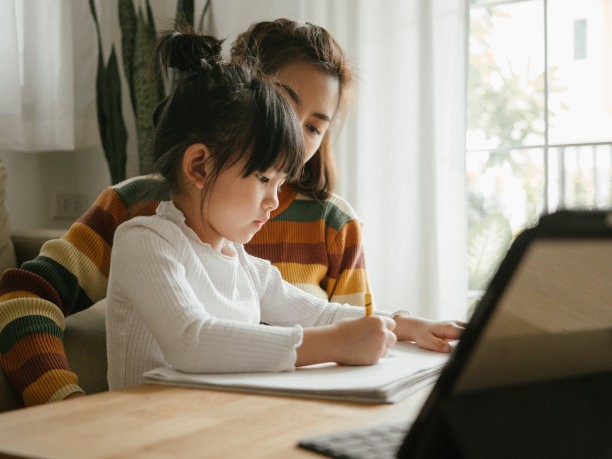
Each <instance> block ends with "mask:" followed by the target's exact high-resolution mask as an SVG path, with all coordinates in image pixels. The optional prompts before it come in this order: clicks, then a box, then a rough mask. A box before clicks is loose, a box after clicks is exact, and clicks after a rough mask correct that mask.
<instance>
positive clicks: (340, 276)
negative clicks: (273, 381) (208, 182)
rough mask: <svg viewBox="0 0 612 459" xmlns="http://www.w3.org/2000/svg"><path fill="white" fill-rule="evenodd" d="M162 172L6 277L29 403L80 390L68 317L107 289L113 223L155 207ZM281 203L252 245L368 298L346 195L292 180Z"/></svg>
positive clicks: (298, 274)
mask: <svg viewBox="0 0 612 459" xmlns="http://www.w3.org/2000/svg"><path fill="white" fill-rule="evenodd" d="M153 180H155V179H154V178H152V177H150V176H147V177H136V178H133V179H129V180H126V181H125V182H122V183H120V184H118V185H115V186H112V187H109V188H107V189H106V190H105V191H104V192H103V193H102V194H101V195H100V196H99V197H98V199H97V200H96V201H95V203H94V204H93V206H92V207H91V208H90V209H89V210H88V211H87V213H85V214H84V215H83V216H82V217H81V218H79V219H78V220H77V221H76V222H75V223H74V224H73V225H72V226H71V227H70V229H69V230H68V232H67V233H66V234H65V235H64V236H62V238H61V239H54V240H51V241H48V242H46V243H45V244H44V245H43V247H42V249H41V251H40V254H39V256H38V257H36V258H35V259H34V260H31V261H28V262H25V263H24V264H23V265H22V266H21V267H20V269H9V270H7V271H5V272H4V273H3V274H2V276H1V277H0V364H1V365H2V369H3V371H4V372H5V374H6V375H7V376H8V378H9V380H10V381H11V382H12V384H13V385H14V386H15V388H16V389H17V391H18V392H19V393H20V394H22V397H23V401H24V403H25V404H26V406H29V405H35V404H40V403H46V402H51V401H56V400H63V399H64V398H65V397H66V396H68V395H70V394H72V393H74V392H82V389H81V388H80V387H79V386H78V378H77V375H76V374H74V373H73V372H72V371H71V370H70V366H69V364H68V359H67V357H66V354H65V351H64V346H63V335H64V327H65V317H66V316H68V315H70V314H74V313H76V312H79V311H82V310H84V309H87V308H88V307H90V306H91V305H93V304H94V303H95V302H97V301H98V300H100V299H102V298H104V297H105V296H106V288H107V283H108V274H109V269H110V254H111V248H112V243H113V236H114V233H115V229H116V228H117V227H118V226H119V225H120V224H121V223H123V222H124V221H126V220H129V219H130V218H133V217H135V216H137V215H152V214H154V213H155V208H156V207H157V204H158V203H159V201H160V200H164V199H168V196H164V195H159V196H154V197H148V198H144V193H143V190H146V189H149V185H150V184H151V183H152V181H153ZM279 202H280V204H279V207H278V209H276V210H275V211H274V212H273V213H272V216H271V219H270V221H269V222H268V223H267V224H266V225H264V227H263V228H262V230H261V231H259V233H257V234H256V235H255V237H254V238H253V239H252V240H251V242H249V244H248V245H247V246H246V249H247V252H249V253H251V254H252V255H255V256H258V257H261V258H266V259H268V260H270V261H271V262H272V264H274V265H275V266H276V267H277V268H278V269H279V270H280V272H281V274H282V276H283V277H284V278H285V279H286V280H288V281H289V282H291V283H293V284H295V285H297V286H299V287H300V288H302V289H303V290H305V291H307V292H310V293H312V294H314V295H316V296H318V297H321V298H328V299H329V300H330V301H336V302H341V303H348V304H352V305H357V306H362V305H363V304H364V297H365V294H366V293H369V290H370V289H369V284H368V279H367V274H366V271H365V266H364V256H363V247H362V244H361V224H360V222H359V221H358V220H357V218H356V216H355V213H354V211H353V210H352V209H351V207H350V206H349V205H348V204H347V203H346V202H345V201H343V200H342V199H340V198H339V197H337V196H332V197H330V198H329V199H328V200H325V201H322V202H318V201H315V200H313V199H311V198H308V197H306V196H303V195H301V194H298V193H296V191H295V190H294V189H293V188H292V187H290V186H284V187H283V190H282V191H281V193H280V195H279Z"/></svg>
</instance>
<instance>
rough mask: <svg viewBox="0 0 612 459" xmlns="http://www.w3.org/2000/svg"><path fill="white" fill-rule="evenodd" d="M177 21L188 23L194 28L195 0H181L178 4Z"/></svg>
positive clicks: (178, 22)
mask: <svg viewBox="0 0 612 459" xmlns="http://www.w3.org/2000/svg"><path fill="white" fill-rule="evenodd" d="M176 23H177V24H181V23H186V24H189V25H190V26H191V28H192V29H193V0H179V1H178V3H177V5H176Z"/></svg>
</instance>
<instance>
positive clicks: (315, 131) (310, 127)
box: [306, 124, 321, 135]
mask: <svg viewBox="0 0 612 459" xmlns="http://www.w3.org/2000/svg"><path fill="white" fill-rule="evenodd" d="M306 128H307V129H308V130H309V131H310V132H314V133H315V134H317V135H321V131H319V130H318V129H317V128H316V127H314V126H313V125H312V124H307V125H306Z"/></svg>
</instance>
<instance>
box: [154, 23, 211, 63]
mask: <svg viewBox="0 0 612 459" xmlns="http://www.w3.org/2000/svg"><path fill="white" fill-rule="evenodd" d="M222 43H223V41H222V40H218V39H216V38H215V37H212V36H210V35H198V34H196V33H195V32H193V31H192V30H187V31H185V30H182V31H176V32H171V33H168V34H166V35H165V36H164V37H162V39H161V41H160V42H159V46H158V55H159V59H160V63H161V65H162V66H163V67H165V68H166V69H167V68H174V69H177V70H179V71H181V72H185V73H190V72H195V71H198V70H201V69H202V68H203V67H206V64H209V65H215V64H218V63H219V62H220V61H221V45H222Z"/></svg>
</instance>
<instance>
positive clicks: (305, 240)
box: [245, 187, 370, 306]
mask: <svg viewBox="0 0 612 459" xmlns="http://www.w3.org/2000/svg"><path fill="white" fill-rule="evenodd" d="M279 201H280V206H279V209H278V211H277V212H275V213H273V214H272V218H271V220H270V221H269V222H268V223H266V225H264V227H263V228H262V229H261V230H260V231H259V232H258V233H257V234H256V235H255V236H254V237H253V239H252V240H251V241H250V242H249V243H248V244H247V245H246V246H245V248H246V250H247V252H248V253H250V254H251V255H254V256H257V257H260V258H265V259H267V260H270V261H271V262H272V264H273V265H275V266H276V267H277V268H278V269H279V270H280V272H281V274H282V276H283V278H284V279H285V280H286V281H288V282H291V283H292V284H294V285H296V286H297V287H299V288H301V289H302V290H304V291H307V292H309V293H311V294H313V295H315V296H318V297H320V298H324V299H327V300H329V301H336V302H339V303H348V304H351V305H355V306H364V304H365V294H366V293H370V286H369V281H368V276H367V272H366V269H365V261H364V253H363V245H362V235H361V234H362V233H361V222H360V221H359V220H358V219H357V216H356V213H355V211H354V210H353V209H352V208H351V207H350V205H348V203H346V202H345V201H344V200H342V199H341V198H339V197H337V196H335V195H332V196H331V197H330V198H329V199H327V200H325V201H317V200H315V199H312V198H310V197H308V196H304V195H301V194H297V193H295V192H291V191H289V190H287V189H286V187H283V191H282V192H281V194H280V196H279Z"/></svg>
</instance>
